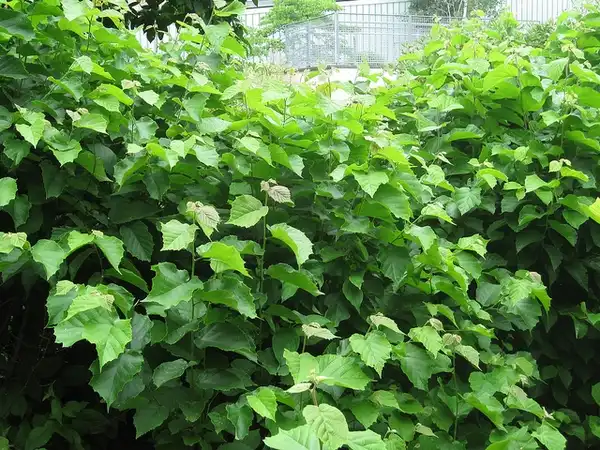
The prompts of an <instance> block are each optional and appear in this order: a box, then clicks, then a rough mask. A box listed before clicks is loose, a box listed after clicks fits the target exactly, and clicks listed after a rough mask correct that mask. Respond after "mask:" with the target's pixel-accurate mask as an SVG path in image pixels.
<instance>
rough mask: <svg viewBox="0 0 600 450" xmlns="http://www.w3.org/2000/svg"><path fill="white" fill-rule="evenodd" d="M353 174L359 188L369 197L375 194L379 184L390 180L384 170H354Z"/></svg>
mask: <svg viewBox="0 0 600 450" xmlns="http://www.w3.org/2000/svg"><path fill="white" fill-rule="evenodd" d="M353 175H354V178H355V179H356V181H357V182H358V184H359V185H360V187H361V189H362V190H363V191H365V192H366V193H367V194H369V196H371V197H373V196H374V195H375V193H376V192H377V190H378V189H379V187H380V186H381V185H383V184H386V183H388V182H389V181H390V179H389V177H388V176H387V174H386V173H385V172H367V173H362V172H354V174H353Z"/></svg>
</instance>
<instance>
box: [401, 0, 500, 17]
mask: <svg viewBox="0 0 600 450" xmlns="http://www.w3.org/2000/svg"><path fill="white" fill-rule="evenodd" d="M501 4H502V2H501V0H412V1H411V5H410V9H411V12H413V13H416V14H424V15H434V16H442V17H463V16H464V15H465V13H466V15H467V16H468V15H469V14H470V13H471V12H473V11H476V10H482V11H483V12H485V13H486V14H488V15H494V14H496V13H497V12H498V11H499V9H500V7H501Z"/></svg>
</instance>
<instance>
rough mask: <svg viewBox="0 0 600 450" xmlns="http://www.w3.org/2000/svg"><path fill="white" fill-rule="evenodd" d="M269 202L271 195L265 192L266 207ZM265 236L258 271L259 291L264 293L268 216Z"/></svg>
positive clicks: (265, 219)
mask: <svg viewBox="0 0 600 450" xmlns="http://www.w3.org/2000/svg"><path fill="white" fill-rule="evenodd" d="M268 202H269V194H267V193H266V192H265V202H264V205H265V206H267V203H268ZM262 222H263V235H262V255H261V256H260V259H259V260H258V271H259V273H260V281H259V284H258V291H259V292H262V291H263V284H264V282H265V253H266V249H267V216H265V217H263V220H262Z"/></svg>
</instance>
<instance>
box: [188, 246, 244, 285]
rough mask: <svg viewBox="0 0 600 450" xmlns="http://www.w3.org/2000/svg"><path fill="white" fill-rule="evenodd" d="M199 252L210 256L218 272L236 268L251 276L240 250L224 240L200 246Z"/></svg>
mask: <svg viewBox="0 0 600 450" xmlns="http://www.w3.org/2000/svg"><path fill="white" fill-rule="evenodd" d="M198 254H199V255H200V256H202V257H203V258H210V260H211V267H212V268H213V270H214V271H215V272H217V273H220V272H223V271H225V270H235V271H237V272H239V273H241V274H242V275H244V276H246V277H251V276H250V274H249V273H248V271H247V270H246V267H245V265H244V260H243V259H242V257H241V255H240V252H238V251H237V249H236V248H235V247H233V246H231V245H227V244H223V243H222V242H210V243H208V244H205V245H202V246H200V247H198Z"/></svg>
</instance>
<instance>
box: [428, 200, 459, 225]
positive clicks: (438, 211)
mask: <svg viewBox="0 0 600 450" xmlns="http://www.w3.org/2000/svg"><path fill="white" fill-rule="evenodd" d="M427 216H430V217H437V218H438V219H440V220H443V221H444V222H448V223H451V224H453V225H454V222H453V221H452V218H451V217H450V216H449V215H448V213H447V212H446V210H445V209H444V208H443V207H442V206H440V205H438V204H437V203H430V204H429V205H425V207H423V209H422V210H421V217H427Z"/></svg>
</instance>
